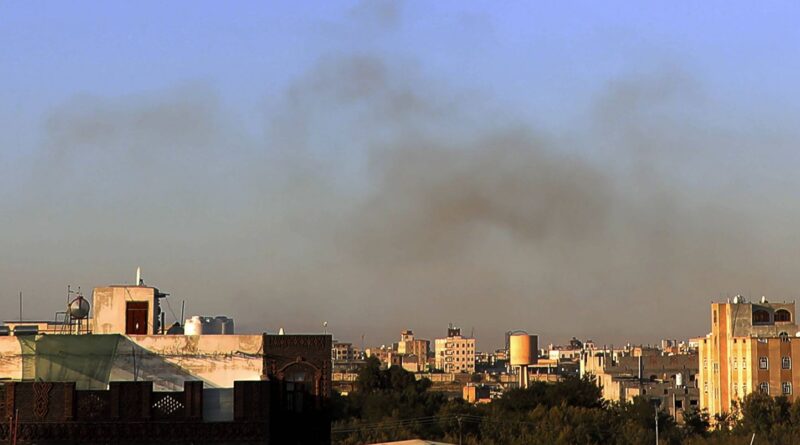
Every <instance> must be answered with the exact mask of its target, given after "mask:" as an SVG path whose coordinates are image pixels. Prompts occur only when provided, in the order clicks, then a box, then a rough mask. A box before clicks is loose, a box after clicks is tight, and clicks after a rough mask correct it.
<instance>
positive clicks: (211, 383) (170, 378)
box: [111, 334, 263, 391]
mask: <svg viewBox="0 0 800 445" xmlns="http://www.w3.org/2000/svg"><path fill="white" fill-rule="evenodd" d="M262 338H263V337H262V335H260V334H258V335H131V336H128V337H126V338H124V340H123V341H122V342H120V345H119V346H118V348H117V353H116V356H115V358H114V363H113V366H112V369H111V381H133V380H152V381H153V383H154V385H155V389H156V390H157V391H162V390H169V391H172V390H177V389H179V388H182V387H183V382H185V381H191V380H202V381H203V383H204V385H205V387H206V388H233V382H234V381H235V380H259V379H260V378H261V374H262V366H263V358H262V354H263V342H262ZM134 364H135V366H134ZM134 370H135V376H134Z"/></svg>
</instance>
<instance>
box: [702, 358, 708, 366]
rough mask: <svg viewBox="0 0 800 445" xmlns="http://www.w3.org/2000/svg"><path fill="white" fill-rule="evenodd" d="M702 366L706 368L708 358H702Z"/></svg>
mask: <svg viewBox="0 0 800 445" xmlns="http://www.w3.org/2000/svg"><path fill="white" fill-rule="evenodd" d="M703 367H704V368H708V359H707V358H704V359H703Z"/></svg>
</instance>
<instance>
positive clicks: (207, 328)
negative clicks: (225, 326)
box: [203, 317, 222, 335]
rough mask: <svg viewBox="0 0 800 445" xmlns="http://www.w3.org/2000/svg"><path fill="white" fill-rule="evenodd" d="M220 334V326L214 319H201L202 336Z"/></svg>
mask: <svg viewBox="0 0 800 445" xmlns="http://www.w3.org/2000/svg"><path fill="white" fill-rule="evenodd" d="M221 333H222V324H220V322H219V320H217V319H216V318H214V317H203V334H206V335H208V334H213V335H218V334H221Z"/></svg>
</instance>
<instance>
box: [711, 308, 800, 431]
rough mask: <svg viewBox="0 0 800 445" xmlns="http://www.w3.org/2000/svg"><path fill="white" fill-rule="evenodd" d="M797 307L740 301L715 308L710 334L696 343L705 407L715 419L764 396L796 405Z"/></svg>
mask: <svg viewBox="0 0 800 445" xmlns="http://www.w3.org/2000/svg"><path fill="white" fill-rule="evenodd" d="M798 335H799V332H798V326H797V323H796V321H795V303H794V302H790V303H786V302H784V303H770V302H768V301H767V300H766V298H763V297H762V299H761V300H760V301H759V302H758V303H750V302H748V301H746V300H745V299H744V297H741V296H736V297H734V298H733V300H732V301H729V302H726V303H712V304H711V333H709V334H708V335H706V336H705V338H700V339H697V341H698V347H699V360H700V376H699V384H700V387H701V390H702V394H701V398H700V400H701V403H700V407H701V408H705V409H707V410H708V412H709V414H711V415H712V416H713V415H715V414H719V413H723V412H728V413H729V412H731V408H732V405H733V402H734V401H737V400H741V399H742V398H743V397H744V396H745V395H747V394H749V393H751V392H753V391H760V392H762V393H765V394H769V395H772V396H786V397H788V398H789V399H790V400H795V399H796V395H795V391H794V390H795V389H796V387H797V385H800V371H797V372H796V370H795V368H796V367H795V364H794V357H795V356H800V352H797V353H795V352H794V351H795V350H798V349H800V338H798Z"/></svg>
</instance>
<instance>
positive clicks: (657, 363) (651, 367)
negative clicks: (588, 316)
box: [580, 347, 700, 422]
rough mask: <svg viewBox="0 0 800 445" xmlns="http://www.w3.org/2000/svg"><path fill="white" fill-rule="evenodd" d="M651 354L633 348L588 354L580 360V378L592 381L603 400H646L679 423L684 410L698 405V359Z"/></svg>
mask: <svg viewBox="0 0 800 445" xmlns="http://www.w3.org/2000/svg"><path fill="white" fill-rule="evenodd" d="M643 352H645V353H644V354H643ZM650 352H651V349H650V348H636V347H634V348H626V350H625V351H611V350H605V351H604V350H587V351H585V352H584V354H583V356H582V357H581V363H580V374H581V376H591V377H592V378H594V379H595V382H596V383H597V385H598V386H599V387H600V388H601V389H602V393H603V398H604V399H606V400H609V401H612V402H630V401H632V400H633V398H634V397H645V398H648V399H650V400H651V401H652V402H653V403H654V404H656V405H658V406H661V407H663V408H664V409H665V410H667V411H668V412H669V413H670V414H671V415H672V416H673V417H675V419H676V420H678V421H679V422H680V421H682V420H683V417H682V415H683V411H684V410H685V409H690V408H697V407H698V405H699V399H700V394H699V389H698V385H697V383H698V373H699V370H698V366H697V364H698V361H697V360H698V359H697V357H698V356H697V354H694V353H691V354H680V355H664V354H662V355H656V354H651V353H650Z"/></svg>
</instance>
